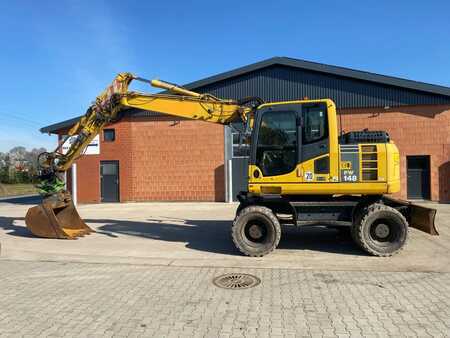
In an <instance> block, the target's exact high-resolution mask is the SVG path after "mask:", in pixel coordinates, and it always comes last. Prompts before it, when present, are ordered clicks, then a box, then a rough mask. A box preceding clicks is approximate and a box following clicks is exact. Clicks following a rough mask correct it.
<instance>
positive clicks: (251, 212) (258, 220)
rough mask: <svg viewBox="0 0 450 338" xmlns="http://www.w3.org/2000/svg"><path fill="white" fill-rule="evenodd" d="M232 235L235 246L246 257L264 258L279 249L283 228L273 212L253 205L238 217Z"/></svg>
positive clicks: (243, 210)
mask: <svg viewBox="0 0 450 338" xmlns="http://www.w3.org/2000/svg"><path fill="white" fill-rule="evenodd" d="M231 234H232V238H233V242H234V244H235V245H236V247H237V248H238V249H239V251H240V252H242V253H243V254H244V255H247V256H251V257H262V256H265V255H267V254H269V253H270V252H272V251H273V250H274V249H275V248H276V247H277V245H278V243H279V242H280V238H281V226H280V222H279V221H278V219H277V217H276V216H275V214H274V213H273V212H272V210H270V209H269V208H266V207H263V206H258V205H251V206H248V207H246V208H244V209H242V210H241V211H240V212H239V214H238V215H237V216H236V218H235V220H234V222H233V227H232V230H231Z"/></svg>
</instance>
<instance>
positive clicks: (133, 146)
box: [69, 118, 225, 203]
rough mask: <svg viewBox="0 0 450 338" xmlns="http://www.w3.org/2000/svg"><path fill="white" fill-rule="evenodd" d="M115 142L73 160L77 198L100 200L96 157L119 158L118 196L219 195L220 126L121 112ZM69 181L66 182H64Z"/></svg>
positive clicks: (183, 197) (222, 191)
mask: <svg viewBox="0 0 450 338" xmlns="http://www.w3.org/2000/svg"><path fill="white" fill-rule="evenodd" d="M108 128H114V129H115V134H116V139H115V141H114V142H104V141H103V134H101V135H100V155H86V156H82V157H80V159H78V160H77V161H76V163H77V178H78V202H79V203H99V202H100V199H101V197H100V161H107V160H118V161H119V177H120V201H121V202H127V201H183V200H185V201H193V200H197V201H224V196H225V183H224V182H225V173H224V140H223V138H224V128H223V126H221V125H217V124H212V123H205V122H199V121H188V120H181V121H174V120H173V119H171V118H159V119H157V120H155V118H133V119H131V118H125V119H123V120H121V121H120V122H117V123H115V124H113V125H111V126H109V127H108ZM69 185H70V183H69Z"/></svg>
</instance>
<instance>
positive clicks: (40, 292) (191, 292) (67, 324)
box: [0, 203, 450, 337]
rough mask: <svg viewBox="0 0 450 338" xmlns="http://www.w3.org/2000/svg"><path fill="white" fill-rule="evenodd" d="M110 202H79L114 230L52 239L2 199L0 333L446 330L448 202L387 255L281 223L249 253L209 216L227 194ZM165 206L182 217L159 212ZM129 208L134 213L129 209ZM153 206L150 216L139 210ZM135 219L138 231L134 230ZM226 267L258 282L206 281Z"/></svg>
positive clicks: (219, 215)
mask: <svg viewBox="0 0 450 338" xmlns="http://www.w3.org/2000/svg"><path fill="white" fill-rule="evenodd" d="M161 205H163V206H164V208H163V209H161ZM188 206H189V208H191V209H190V210H188ZM206 206H207V207H206ZM109 208H110V207H109V206H108V207H105V206H104V205H101V206H95V207H92V206H82V207H81V208H80V212H81V213H82V214H83V216H85V217H87V218H88V219H89V220H90V224H93V226H94V227H95V228H96V229H98V230H101V231H106V230H105V228H106V227H109V231H110V233H115V234H117V236H118V237H109V236H105V235H101V234H94V235H92V236H88V237H86V238H83V239H80V240H78V241H52V240H45V239H36V238H33V237H30V236H26V235H24V234H26V230H24V228H23V219H21V217H23V215H22V213H23V212H24V207H23V206H17V208H16V206H11V205H4V204H3V205H0V215H1V217H0V242H1V243H2V248H6V250H2V258H0V308H1V309H2V311H1V312H0V336H8V337H10V336H14V335H19V336H22V335H27V334H31V335H33V336H37V335H47V336H48V335H51V334H52V333H55V332H56V333H57V334H58V335H59V336H64V335H66V336H71V337H73V336H89V337H91V336H95V335H102V336H113V335H119V336H146V337H161V336H169V335H170V336H183V337H185V336H188V337H189V336H206V337H207V336H208V335H211V336H214V337H216V336H221V335H223V336H245V335H248V336H252V335H256V336H258V337H263V336H267V337H269V336H273V334H279V335H280V336H289V335H293V334H294V335H295V336H314V337H316V336H324V335H328V334H330V335H333V336H339V335H342V336H345V337H348V336H358V337H359V336H361V335H364V336H367V335H378V336H381V337H385V336H388V335H391V336H394V337H402V336H407V335H411V336H426V335H429V336H443V337H445V336H448V333H449V332H450V322H449V320H448V318H450V274H449V271H450V269H448V267H449V265H450V264H449V262H450V260H449V256H450V255H449V253H450V245H449V244H450V231H449V229H450V221H449V220H450V206H445V207H441V206H440V205H439V208H440V211H439V212H438V222H439V224H438V228H439V230H441V236H440V237H437V238H431V237H429V236H428V237H427V236H426V235H424V234H421V233H419V232H416V231H415V230H413V231H412V232H411V234H412V236H411V237H412V238H411V241H412V243H411V244H412V249H411V246H409V247H408V249H407V250H405V251H404V252H403V253H402V254H400V255H398V256H395V257H392V258H388V259H378V258H374V257H368V256H364V255H360V254H358V253H355V252H348V251H339V250H338V248H335V250H334V252H332V253H330V252H327V251H326V250H325V249H329V247H321V246H320V245H317V244H316V245H317V246H316V247H315V248H316V249H315V250H301V248H298V249H295V250H293V249H292V247H293V246H295V242H294V240H295V241H300V242H301V243H303V244H304V245H305V244H308V245H309V246H310V247H311V246H312V247H313V248H314V242H315V241H317V240H319V242H320V240H321V236H324V237H323V238H325V239H328V244H329V243H330V237H327V236H330V234H331V233H332V232H330V231H328V232H327V230H326V231H325V233H326V235H320V234H319V232H317V233H315V232H313V234H314V236H311V235H310V239H309V240H310V242H308V241H306V242H305V240H304V239H302V237H301V236H296V234H295V233H290V235H292V236H293V238H294V240H289V239H288V238H285V239H283V238H282V241H287V242H285V243H288V245H287V246H286V247H283V243H281V245H280V249H279V250H277V251H276V252H275V253H274V254H273V255H269V256H267V257H264V258H261V259H251V258H246V257H241V256H237V255H236V254H235V253H234V251H232V243H229V242H226V241H225V242H224V240H221V238H222V237H221V236H224V237H223V238H227V240H229V233H228V230H226V231H225V230H224V229H222V228H221V227H220V224H222V223H217V222H218V221H220V219H226V217H227V216H226V215H228V213H229V212H230V210H231V209H230V208H229V206H222V205H217V204H207V205H206V204H205V205H204V204H201V203H200V204H199V206H196V205H193V204H187V205H181V206H180V205H178V204H173V205H167V204H158V205H156V204H155V205H153V204H149V203H143V204H139V203H137V204H136V205H121V210H116V209H114V210H112V209H109ZM96 209H97V210H96ZM122 209H123V210H122ZM211 210H213V211H214V213H213V214H214V215H213V216H211ZM94 211H96V212H94ZM169 211H170V212H171V213H175V212H178V214H179V215H180V219H182V220H183V221H179V220H173V219H170V220H167V219H168V218H167V217H168V214H169ZM141 212H142V216H140V214H139V213H141ZM440 212H442V214H443V215H446V216H447V218H448V219H449V220H446V219H445V217H444V218H443V217H442V215H441V216H440ZM127 213H132V214H134V215H135V218H134V219H133V220H131V221H130V220H128V215H127ZM20 215H22V216H20ZM136 215H138V216H136ZM155 218H157V219H159V221H158V222H150V221H148V220H149V219H155ZM201 219H205V220H206V222H207V224H210V225H209V227H208V226H206V228H203V229H202V232H196V230H192V229H195V227H196V225H195V224H196V223H195V221H192V220H201ZM98 220H103V221H106V222H98ZM117 221H120V222H121V223H119V224H120V226H117V225H114V224H115V223H117ZM189 222H190V223H189ZM208 222H210V223H208ZM108 224H109V225H108ZM136 224H138V228H137V229H138V232H133V231H131V230H133V229H131V230H130V227H132V226H136ZM112 225H114V226H112ZM5 229H8V230H5ZM164 229H169V230H164ZM170 229H172V230H170ZM175 229H176V230H175ZM188 229H191V230H188ZM123 230H126V231H123ZM155 231H158V232H157V234H159V235H158V236H159V237H158V236H156V235H155ZM189 231H190V232H189ZM192 231H194V232H192ZM185 232H187V234H188V235H185ZM169 234H170V236H172V237H170V238H172V240H169V239H168V238H169ZM192 234H194V235H192ZM205 234H206V235H205ZM309 234H311V233H309ZM144 235H145V236H144ZM225 235H226V236H225ZM300 235H302V236H308V232H306V233H303V234H300ZM176 236H179V237H176ZM313 237H314V238H313ZM173 238H175V239H173ZM323 238H322V239H323ZM207 240H208V241H207ZM302 241H303V242H302ZM205 243H208V246H206V247H205ZM422 247H423V248H424V249H423V250H419V249H422ZM219 249H220V250H219ZM305 251H309V252H308V253H307V252H305ZM230 252H233V253H232V254H230ZM430 258H433V260H431V259H430ZM386 262H389V263H386ZM125 263H126V264H125ZM429 271H433V272H432V273H430V272H429ZM227 272H245V273H251V274H255V275H256V276H258V277H260V278H261V280H262V283H261V284H260V285H259V286H257V287H255V288H252V289H248V290H239V291H237V290H224V289H219V288H217V287H215V286H214V285H213V284H212V283H211V281H212V279H213V278H214V277H215V276H217V275H219V274H223V273H227ZM380 285H381V286H382V287H380ZM74 290H76V291H74ZM80 290H81V291H80ZM79 291H80V292H79ZM271 330H276V332H272V331H271ZM255 332H257V334H255Z"/></svg>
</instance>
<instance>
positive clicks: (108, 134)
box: [103, 129, 116, 142]
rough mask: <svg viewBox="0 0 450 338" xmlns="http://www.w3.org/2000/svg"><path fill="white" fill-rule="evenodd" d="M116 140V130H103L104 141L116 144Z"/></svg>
mask: <svg viewBox="0 0 450 338" xmlns="http://www.w3.org/2000/svg"><path fill="white" fill-rule="evenodd" d="M115 140H116V131H115V130H114V129H104V130H103V141H104V142H114V141H115Z"/></svg>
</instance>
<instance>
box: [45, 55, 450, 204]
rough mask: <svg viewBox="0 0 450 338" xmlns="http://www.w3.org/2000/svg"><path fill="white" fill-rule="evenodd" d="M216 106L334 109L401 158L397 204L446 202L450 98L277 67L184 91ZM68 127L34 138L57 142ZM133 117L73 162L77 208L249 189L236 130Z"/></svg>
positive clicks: (213, 196)
mask: <svg viewBox="0 0 450 338" xmlns="http://www.w3.org/2000/svg"><path fill="white" fill-rule="evenodd" d="M186 87H187V88H189V89H191V90H195V91H198V92H203V93H204V92H208V93H211V94H213V95H216V96H219V97H223V98H233V99H239V98H243V97H247V96H259V97H261V98H262V99H264V100H266V101H284V100H293V99H299V98H303V97H308V98H311V99H314V98H331V99H333V100H334V101H335V102H336V105H337V108H338V112H339V113H340V118H339V119H340V121H341V123H342V129H343V130H344V131H351V130H362V129H364V128H369V129H370V130H386V131H388V132H389V134H390V135H391V138H392V139H393V140H394V141H395V143H396V144H397V146H398V147H399V149H400V153H401V176H402V190H401V192H400V193H399V194H398V197H401V198H410V199H415V198H418V199H431V200H433V201H441V202H447V201H450V191H449V189H450V162H449V160H450V133H449V132H450V88H447V87H442V86H436V85H431V84H426V83H421V82H416V81H410V80H405V79H400V78H394V77H389V76H383V75H378V74H373V73H368V72H362V71H357V70H352V69H348V68H342V67H335V66H329V65H323V64H319V63H313V62H307V61H303V60H296V59H290V58H284V57H275V58H271V59H268V60H265V61H262V62H258V63H255V64H252V65H249V66H246V67H242V68H239V69H235V70H232V71H230V72H226V73H222V74H219V75H216V76H213V77H210V78H206V79H203V80H200V81H196V82H193V83H191V84H188V85H186ZM75 121H76V118H75V119H71V120H67V121H63V122H60V123H57V124H54V125H51V126H47V127H44V128H42V129H41V131H42V132H43V133H53V134H59V135H64V132H65V131H67V129H68V128H69V127H70V126H72V125H73V124H74V122H75ZM236 128H239V126H235V128H230V127H224V126H221V125H214V124H210V123H205V122H200V121H189V120H182V119H177V118H173V117H166V116H162V115H160V114H157V113H154V112H149V111H141V110H130V111H129V112H127V113H126V115H125V117H124V118H123V119H122V120H121V121H119V122H117V123H115V124H113V125H111V126H109V127H108V128H107V129H106V130H105V131H104V132H103V133H102V135H101V136H100V139H99V149H100V151H99V152H98V154H91V155H84V156H82V157H81V158H80V159H79V160H78V161H77V182H78V188H77V190H78V193H77V195H78V201H79V202H81V203H97V202H101V201H104V202H108V201H109V202H113V201H121V202H126V201H180V200H186V201H193V200H198V201H224V200H230V199H232V198H233V196H235V195H236V193H237V192H238V191H239V190H242V189H245V185H246V176H247V173H246V163H247V162H246V161H247V158H246V157H245V156H243V154H242V152H241V150H242V149H241V148H239V146H238V145H237V137H236V133H235V132H234V130H236Z"/></svg>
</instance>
